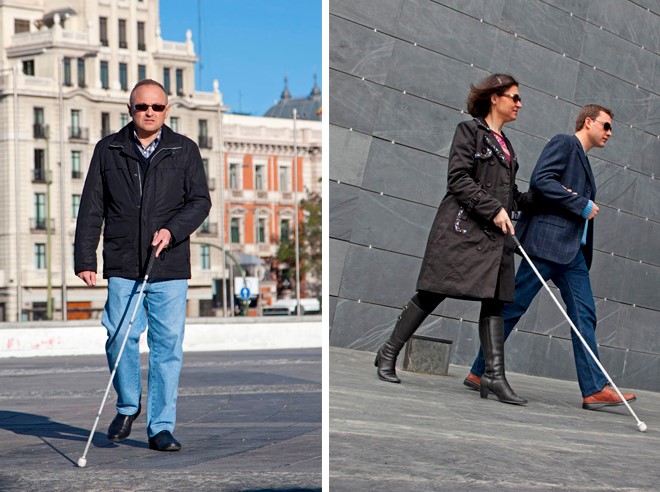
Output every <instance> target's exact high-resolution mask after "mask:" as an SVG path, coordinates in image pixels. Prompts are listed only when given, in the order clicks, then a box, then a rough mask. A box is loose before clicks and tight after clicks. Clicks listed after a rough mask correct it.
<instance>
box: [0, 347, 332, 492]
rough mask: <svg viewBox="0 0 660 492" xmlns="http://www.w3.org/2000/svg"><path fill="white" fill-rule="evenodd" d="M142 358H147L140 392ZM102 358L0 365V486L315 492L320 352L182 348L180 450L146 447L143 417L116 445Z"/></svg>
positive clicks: (319, 465) (27, 360)
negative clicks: (82, 462) (110, 432)
mask: <svg viewBox="0 0 660 492" xmlns="http://www.w3.org/2000/svg"><path fill="white" fill-rule="evenodd" d="M147 357H148V355H147V354H143V355H142V366H143V368H142V369H143V377H144V378H145V379H144V381H143V387H144V390H143V391H144V393H143V401H145V397H146V387H147V382H146V369H147V365H148V363H147V360H148V359H147ZM108 378H109V371H108V369H107V366H106V362H105V357H104V356H98V355H89V356H68V357H34V358H16V359H4V360H2V363H1V364H0V443H2V445H1V446H0V491H2V492H4V491H32V490H48V491H97V490H98V491H101V490H102V491H147V490H149V491H153V490H163V491H169V490H177V491H192V490H195V491H198V490H199V491H207V490H208V491H211V490H213V491H215V490H223V491H224V490H227V491H233V490H237V491H238V490H320V489H321V470H322V458H321V448H322V445H321V443H322V437H321V434H322V431H321V405H322V403H321V349H320V348H319V349H287V350H259V351H236V352H194V353H186V354H185V355H184V365H183V371H182V374H181V382H180V391H179V401H178V412H177V413H178V415H177V425H176V429H175V432H174V435H175V437H176V438H177V439H178V440H180V441H181V443H182V445H183V449H182V450H181V451H180V452H175V453H163V452H158V451H152V450H150V449H149V447H148V443H147V435H146V424H145V420H144V417H143V416H140V417H138V419H137V420H136V421H135V423H134V424H133V431H132V433H131V436H130V437H129V438H128V439H127V440H126V441H124V442H123V443H119V444H115V443H112V442H110V441H109V440H108V439H107V438H106V435H105V433H106V430H107V427H108V425H109V424H110V421H111V420H112V419H113V418H114V416H115V408H114V403H115V401H116V397H115V394H114V390H111V392H110V396H109V397H108V402H107V403H106V406H105V408H104V410H103V413H102V415H101V418H100V422H99V425H98V428H97V430H96V433H95V435H94V438H93V440H92V445H91V447H90V449H89V451H88V453H87V466H86V467H85V468H78V467H77V461H78V458H79V457H80V456H81V455H82V453H83V451H84V449H85V445H86V442H87V438H88V436H89V432H90V430H91V428H92V426H93V424H94V419H95V418H96V415H97V413H98V409H99V405H100V404H101V400H102V399H103V393H104V391H105V387H106V385H107V383H108Z"/></svg>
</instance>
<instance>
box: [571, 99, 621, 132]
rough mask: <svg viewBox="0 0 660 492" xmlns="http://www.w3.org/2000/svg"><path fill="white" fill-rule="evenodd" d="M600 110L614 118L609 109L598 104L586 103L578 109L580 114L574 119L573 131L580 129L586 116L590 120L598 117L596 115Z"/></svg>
mask: <svg viewBox="0 0 660 492" xmlns="http://www.w3.org/2000/svg"><path fill="white" fill-rule="evenodd" d="M601 111H602V112H603V113H607V114H609V115H610V118H614V113H613V112H612V110H611V109H607V108H604V107H603V106H600V105H598V104H587V105H586V106H582V109H580V114H578V116H577V119H576V120H575V131H576V132H579V131H580V130H582V127H584V122H585V121H586V119H587V118H589V119H590V120H595V119H596V118H598V115H599V114H600V112H601Z"/></svg>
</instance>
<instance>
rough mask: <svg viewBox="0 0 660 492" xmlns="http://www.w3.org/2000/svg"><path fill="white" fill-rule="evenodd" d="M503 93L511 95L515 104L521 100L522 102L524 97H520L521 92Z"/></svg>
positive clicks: (507, 95)
mask: <svg viewBox="0 0 660 492" xmlns="http://www.w3.org/2000/svg"><path fill="white" fill-rule="evenodd" d="M501 95H502V96H506V97H510V98H511V100H512V101H513V103H514V104H518V103H519V102H522V98H521V97H520V94H501Z"/></svg>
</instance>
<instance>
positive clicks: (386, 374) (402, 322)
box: [374, 300, 428, 383]
mask: <svg viewBox="0 0 660 492" xmlns="http://www.w3.org/2000/svg"><path fill="white" fill-rule="evenodd" d="M427 316H428V313H426V312H424V311H422V309H420V308H419V306H417V305H416V304H415V303H414V302H413V301H412V300H411V301H408V304H406V305H405V306H404V307H403V311H401V314H400V315H399V318H398V319H397V322H396V325H395V326H394V330H393V331H392V334H391V335H390V338H389V340H387V342H385V343H384V344H383V345H382V346H381V347H380V349H378V353H377V354H376V362H375V363H374V365H375V366H376V367H378V370H377V374H378V377H379V378H380V379H382V380H383V381H387V382H390V383H400V382H401V380H400V379H399V378H398V377H397V375H396V369H395V366H396V357H397V355H399V352H401V349H402V348H403V346H404V344H405V343H406V342H407V341H408V339H409V338H410V337H411V336H413V333H415V330H417V328H419V325H421V324H422V322H423V321H424V320H425V319H426V317H427Z"/></svg>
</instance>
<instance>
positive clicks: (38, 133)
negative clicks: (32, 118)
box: [32, 123, 46, 138]
mask: <svg viewBox="0 0 660 492" xmlns="http://www.w3.org/2000/svg"><path fill="white" fill-rule="evenodd" d="M32 136H33V137H34V138H46V125H42V124H41V123H35V124H34V125H32Z"/></svg>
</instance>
